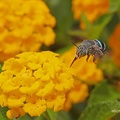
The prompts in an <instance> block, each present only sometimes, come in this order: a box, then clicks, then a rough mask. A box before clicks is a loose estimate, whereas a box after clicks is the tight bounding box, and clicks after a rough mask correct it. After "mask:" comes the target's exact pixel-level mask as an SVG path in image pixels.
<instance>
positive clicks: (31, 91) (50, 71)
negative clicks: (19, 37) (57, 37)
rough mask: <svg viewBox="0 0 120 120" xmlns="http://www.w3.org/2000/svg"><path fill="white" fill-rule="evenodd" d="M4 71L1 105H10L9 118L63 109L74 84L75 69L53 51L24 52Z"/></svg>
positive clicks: (8, 63)
mask: <svg viewBox="0 0 120 120" xmlns="http://www.w3.org/2000/svg"><path fill="white" fill-rule="evenodd" d="M2 70H3V72H1V74H0V91H1V92H0V105H1V106H3V107H4V106H8V108H9V110H8V112H7V116H8V117H9V118H10V119H11V118H14V117H15V118H17V117H19V116H22V115H24V114H25V113H28V114H29V115H30V116H40V114H42V113H43V112H44V111H46V109H52V108H53V109H54V111H59V110H62V109H63V108H64V104H65V100H66V95H67V93H68V91H69V90H70V89H72V88H73V85H74V79H73V75H75V73H74V71H73V69H72V68H69V67H67V66H66V65H65V64H64V63H63V62H62V61H61V60H60V59H59V58H58V54H56V53H53V52H50V51H44V52H39V53H36V52H24V53H21V54H19V55H16V56H15V57H14V58H10V59H8V60H7V61H5V62H4V65H3V67H2Z"/></svg>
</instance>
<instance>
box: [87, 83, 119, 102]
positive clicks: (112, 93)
mask: <svg viewBox="0 0 120 120" xmlns="http://www.w3.org/2000/svg"><path fill="white" fill-rule="evenodd" d="M119 97H120V93H119V92H118V91H116V89H114V88H113V87H112V86H110V85H108V84H107V82H106V81H104V82H102V83H100V84H98V85H97V86H96V87H95V88H94V89H93V91H92V93H91V96H90V98H89V104H96V103H100V102H104V101H109V100H116V99H118V98H119Z"/></svg>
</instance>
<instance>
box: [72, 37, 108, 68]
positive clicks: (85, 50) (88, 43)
mask: <svg viewBox="0 0 120 120" xmlns="http://www.w3.org/2000/svg"><path fill="white" fill-rule="evenodd" d="M74 45H75V46H76V47H77V51H76V55H75V58H74V59H73V61H72V63H71V65H70V67H71V66H72V64H73V63H74V62H75V60H76V59H78V58H81V57H83V56H85V55H87V58H86V61H88V59H89V57H90V55H92V56H93V62H95V61H96V59H97V58H101V57H102V56H103V55H104V54H105V52H106V45H105V43H103V42H101V41H100V40H97V39H95V40H84V41H83V42H82V43H81V44H80V45H79V46H77V45H76V44H74Z"/></svg>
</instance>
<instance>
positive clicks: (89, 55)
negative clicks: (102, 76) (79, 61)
mask: <svg viewBox="0 0 120 120" xmlns="http://www.w3.org/2000/svg"><path fill="white" fill-rule="evenodd" d="M89 57H90V55H89V54H88V55H87V58H86V61H87V62H88V59H89Z"/></svg>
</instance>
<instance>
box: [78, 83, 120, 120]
mask: <svg viewBox="0 0 120 120" xmlns="http://www.w3.org/2000/svg"><path fill="white" fill-rule="evenodd" d="M119 97H120V93H119V92H118V91H116V90H115V89H114V88H113V87H111V86H110V85H108V84H107V82H105V81H104V82H102V83H100V84H98V85H96V87H95V88H94V89H93V91H92V92H91V96H90V98H89V100H88V105H87V107H86V108H85V110H84V112H83V113H82V114H81V116H80V117H79V119H78V120H108V119H109V118H111V117H113V116H114V115H116V114H117V112H114V111H113V110H120V102H119V101H117V99H118V98H119Z"/></svg>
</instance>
